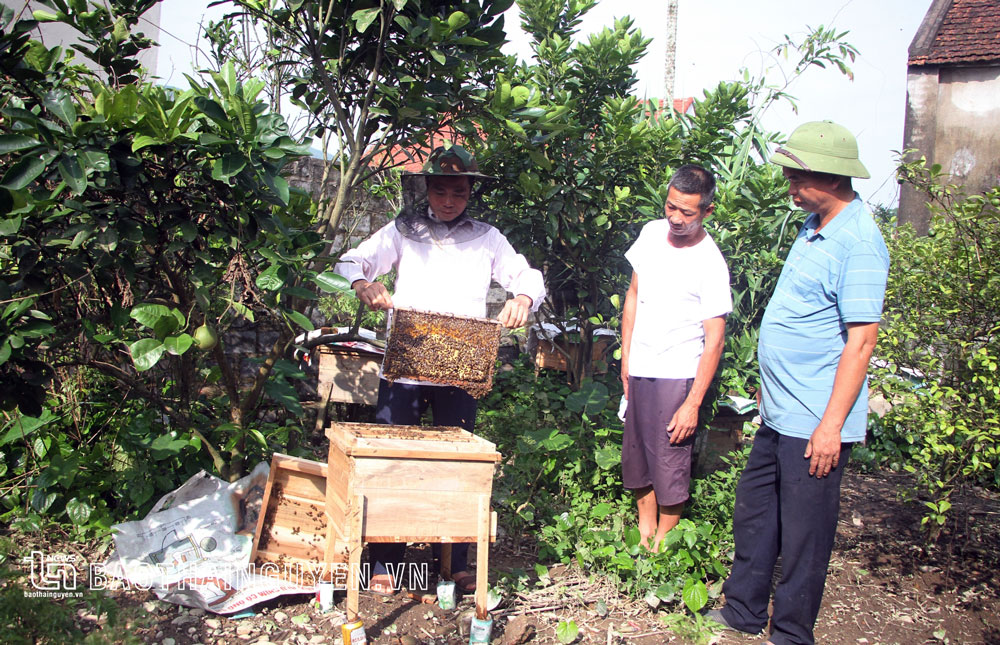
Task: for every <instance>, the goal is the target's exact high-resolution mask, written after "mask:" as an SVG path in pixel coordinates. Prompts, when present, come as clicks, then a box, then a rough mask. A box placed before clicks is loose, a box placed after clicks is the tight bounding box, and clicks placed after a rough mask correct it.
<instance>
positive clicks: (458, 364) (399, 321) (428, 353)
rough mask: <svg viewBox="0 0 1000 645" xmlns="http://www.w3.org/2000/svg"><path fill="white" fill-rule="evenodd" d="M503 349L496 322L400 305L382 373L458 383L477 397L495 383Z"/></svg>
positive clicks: (389, 377)
mask: <svg viewBox="0 0 1000 645" xmlns="http://www.w3.org/2000/svg"><path fill="white" fill-rule="evenodd" d="M499 348H500V323H499V322H497V321H496V320H487V319H485V318H465V317H461V316H452V315H448V314H434V313H428V312H424V311H414V310H411V309H396V310H395V313H394V314H393V321H392V330H391V332H390V334H389V342H388V345H387V346H386V350H385V360H384V361H383V363H382V374H383V376H385V378H386V379H387V380H389V381H393V380H395V379H399V378H407V379H413V380H417V381H432V382H435V383H443V384H445V385H454V386H457V387H460V388H462V389H463V390H465V391H466V392H468V393H469V394H471V395H472V396H474V397H475V398H477V399H478V398H480V397H482V396H483V395H485V394H487V393H488V392H489V391H490V388H492V387H493V368H494V366H495V365H496V360H497V351H498V349H499Z"/></svg>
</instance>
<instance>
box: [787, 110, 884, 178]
mask: <svg viewBox="0 0 1000 645" xmlns="http://www.w3.org/2000/svg"><path fill="white" fill-rule="evenodd" d="M771 163H773V164H777V165H779V166H784V167H786V168H795V169H797V170H806V171H809V172H826V173H830V174H831V175H842V176H844V177H858V178H859V179H868V178H869V177H871V175H870V174H869V173H868V169H866V168H865V167H864V165H863V164H862V163H861V162H860V161H859V160H858V142H857V140H855V138H854V135H853V134H851V133H850V131H849V130H848V129H847V128H845V127H843V126H841V125H837V124H836V123H834V122H833V121H810V122H809V123H803V124H802V125H800V126H799V127H797V128H795V131H794V132H792V136H790V137H788V143H786V144H785V145H784V146H781V147H779V148H778V149H777V150H775V151H774V154H773V155H771Z"/></svg>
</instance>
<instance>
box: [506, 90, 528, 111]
mask: <svg viewBox="0 0 1000 645" xmlns="http://www.w3.org/2000/svg"><path fill="white" fill-rule="evenodd" d="M510 95H511V97H512V98H513V99H514V107H515V108H519V107H523V106H524V104H525V103H527V102H528V98H529V97H530V96H531V90H530V89H528V88H527V87H525V86H524V85H517V86H515V87H514V88H513V89H512V90H511V91H510Z"/></svg>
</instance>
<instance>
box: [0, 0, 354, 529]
mask: <svg viewBox="0 0 1000 645" xmlns="http://www.w3.org/2000/svg"><path fill="white" fill-rule="evenodd" d="M49 5H50V8H51V11H48V10H41V11H38V12H36V14H35V16H34V19H20V20H18V19H16V18H15V16H14V14H13V12H12V11H11V10H10V9H8V8H6V7H3V8H2V9H0V69H2V71H3V74H2V76H0V87H2V96H3V102H2V106H0V114H2V118H0V156H2V157H0V158H2V164H0V165H2V168H3V173H2V176H0V400H2V405H3V410H4V412H3V413H2V414H3V416H2V417H0V418H2V427H0V451H2V460H3V462H4V463H3V468H2V472H0V477H2V476H6V477H13V478H14V479H13V480H11V481H15V482H17V485H15V486H11V487H5V488H4V489H3V490H4V495H3V497H2V501H3V504H4V505H5V506H6V508H7V509H14V510H17V509H20V510H21V512H27V513H29V514H32V513H34V514H40V513H53V512H62V511H65V512H66V513H67V514H68V515H69V516H70V518H71V519H73V520H74V521H77V520H78V521H82V522H87V521H90V522H95V521H96V522H98V523H99V524H107V523H108V522H109V521H110V517H111V511H112V510H113V509H112V508H111V507H113V506H116V505H120V506H122V507H123V508H124V509H125V510H126V511H127V510H129V509H136V508H139V507H141V506H142V505H143V504H145V503H146V502H147V501H148V500H149V499H150V498H151V496H152V495H153V493H154V492H155V491H156V490H157V489H160V490H162V489H169V488H171V487H173V486H175V485H176V482H177V480H178V479H179V478H181V477H184V476H186V474H193V472H196V471H197V469H198V468H199V467H200V466H202V465H205V460H204V459H203V456H207V458H208V459H207V461H208V464H207V465H209V467H211V468H213V469H214V470H215V471H217V472H218V473H220V474H221V475H223V476H225V477H230V478H232V477H237V476H239V475H240V474H241V472H242V470H243V464H244V461H245V459H247V458H248V457H250V456H257V455H261V454H266V453H269V452H270V450H269V447H270V444H272V443H274V442H276V441H282V442H283V441H284V440H286V439H287V438H288V435H289V434H290V433H293V432H294V431H295V428H296V421H295V419H296V417H297V415H299V414H300V413H301V407H300V404H299V402H298V399H297V397H296V395H295V391H294V389H293V387H292V384H291V382H290V379H294V378H297V377H298V376H300V373H299V372H298V370H297V369H296V368H295V366H294V365H292V364H291V363H290V362H289V361H287V360H286V359H285V357H286V356H287V350H288V348H289V345H290V339H291V338H292V337H293V335H294V334H295V333H297V332H298V330H300V329H302V328H305V329H310V328H311V323H310V322H309V320H308V319H307V318H306V317H305V316H303V315H302V314H301V313H299V312H298V311H296V310H295V309H293V308H291V307H290V306H289V302H290V301H291V300H292V299H293V298H299V299H309V298H315V297H316V296H315V293H314V292H315V291H316V289H315V288H314V289H304V288H302V287H298V286H295V285H296V284H299V283H303V282H304V283H307V284H313V283H314V284H315V285H318V286H319V288H323V289H336V288H338V287H339V286H342V285H340V284H339V283H338V282H337V281H336V280H335V279H333V278H332V277H331V276H329V275H328V274H319V275H317V274H316V273H315V272H313V271H311V270H309V269H308V268H307V267H306V264H307V263H308V262H309V261H310V260H311V259H312V258H313V257H314V256H315V255H316V254H317V253H318V252H319V251H320V250H321V249H322V240H321V238H320V237H319V235H318V234H316V233H315V232H314V231H312V230H311V224H312V219H313V215H314V213H313V210H312V203H311V200H310V199H309V198H308V196H306V195H304V194H301V193H299V192H297V191H295V190H293V189H290V188H289V186H288V184H287V182H286V180H285V179H284V178H283V177H282V176H281V174H282V169H283V167H284V166H285V164H286V163H287V162H288V161H289V160H291V159H294V158H296V157H298V156H300V155H301V154H302V153H303V152H304V147H303V146H302V145H300V144H299V143H297V142H296V141H294V140H293V139H292V138H291V137H290V136H288V132H287V126H286V125H285V122H284V120H283V119H282V117H280V116H279V115H275V114H272V113H269V112H268V111H267V109H266V105H265V104H264V103H263V102H261V100H260V99H259V94H260V92H261V89H262V85H261V84H260V83H259V82H255V81H253V80H247V81H245V82H241V81H239V80H238V79H237V78H236V76H235V73H234V70H233V69H232V68H231V67H227V68H224V69H222V70H221V71H220V72H217V73H213V74H211V75H210V76H208V77H205V78H199V79H191V81H192V85H191V88H190V89H189V90H186V91H183V92H182V91H176V90H171V89H166V88H162V87H157V86H154V85H151V84H147V83H143V82H142V81H141V79H140V75H141V69H140V68H139V67H138V65H137V64H135V61H134V54H135V53H136V52H137V51H138V50H139V49H141V47H140V45H141V44H142V43H146V42H148V41H146V40H144V39H143V38H142V37H141V34H135V33H134V28H135V20H137V14H136V13H134V12H132V11H131V8H132V3H125V2H122V3H120V6H119V3H115V2H112V3H110V5H109V6H108V7H107V8H103V7H96V8H95V7H89V8H88V7H86V6H85V5H84V3H78V2H69V3H67V2H63V1H62V0H53V2H51V3H49ZM39 20H41V21H61V22H64V23H67V24H70V25H72V26H74V27H75V28H76V29H78V30H79V31H80V33H81V34H82V39H81V44H79V45H78V46H76V49H77V50H79V51H80V52H82V54H83V55H84V56H86V57H88V58H92V59H95V60H100V61H102V69H104V70H105V74H95V73H92V72H91V71H89V70H88V69H87V68H86V67H84V66H83V65H80V64H78V63H77V62H76V60H75V58H73V57H72V56H68V55H67V54H68V52H67V50H65V49H63V48H61V47H53V48H49V47H47V46H46V45H44V44H42V43H41V42H39V41H37V40H34V39H33V38H32V35H31V34H32V30H33V29H34V28H35V27H36V26H37V21H39ZM108 39H111V41H112V42H117V43H118V44H119V45H120V46H119V47H107V43H106V41H107V40H108ZM129 43H131V44H134V45H135V47H131V46H128V44H129ZM241 320H249V321H256V322H257V323H258V324H260V325H262V326H263V327H264V328H265V329H270V330H271V334H270V341H269V342H270V347H271V349H270V351H269V352H268V353H267V355H266V356H265V357H264V358H262V359H261V360H259V361H256V362H255V363H253V364H245V362H241V361H240V360H239V359H238V357H237V355H234V354H232V353H229V352H226V351H224V344H225V343H226V339H227V334H226V331H227V329H228V328H229V327H230V326H231V325H233V324H234V323H236V322H238V321H241ZM154 464H155V466H154ZM109 505H110V506H109ZM120 511H121V509H119V514H120Z"/></svg>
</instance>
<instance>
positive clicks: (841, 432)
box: [709, 121, 889, 645]
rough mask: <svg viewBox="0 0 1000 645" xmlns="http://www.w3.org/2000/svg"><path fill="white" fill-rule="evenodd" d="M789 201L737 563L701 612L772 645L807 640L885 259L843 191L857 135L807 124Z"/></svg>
mask: <svg viewBox="0 0 1000 645" xmlns="http://www.w3.org/2000/svg"><path fill="white" fill-rule="evenodd" d="M771 163H774V164H777V165H779V166H781V167H782V172H783V174H784V175H785V178H786V179H787V180H788V194H789V195H790V196H791V198H792V201H793V203H794V204H795V205H796V206H798V207H799V208H801V209H803V210H805V211H807V212H809V213H810V215H809V216H808V217H807V218H806V220H805V223H804V224H803V225H802V229H801V230H800V231H799V235H798V237H797V239H796V240H795V243H794V244H793V245H792V248H791V250H790V251H789V253H788V257H787V259H786V260H785V265H784V267H783V268H782V271H781V277H780V278H779V279H778V284H777V286H776V287H775V291H774V295H773V296H772V297H771V300H770V302H769V303H768V305H767V310H766V311H765V313H764V319H763V320H762V322H761V329H760V341H759V344H758V349H757V357H758V362H759V363H760V374H761V387H760V393H759V399H758V400H759V403H760V415H761V420H762V423H761V427H760V429H759V430H758V431H757V434H756V436H755V437H754V445H753V450H752V451H751V453H750V458H749V460H748V461H747V465H746V468H745V469H744V471H743V475H742V477H741V478H740V482H739V485H738V486H737V488H736V508H735V510H734V514H733V534H734V537H735V540H736V553H735V556H734V558H733V568H732V571H731V572H730V575H729V578H728V579H727V580H726V582H725V584H724V585H723V587H722V591H723V593H724V594H725V597H726V605H725V606H724V607H722V608H721V609H716V610H712V611H711V612H709V618H711V619H713V620H715V621H716V622H719V623H721V624H722V625H723V626H725V627H727V628H730V629H734V630H737V631H742V632H746V633H750V634H757V633H759V632H761V631H762V630H763V629H764V628H765V627H766V626H767V623H768V612H767V610H768V602H769V600H771V578H772V575H773V573H774V566H775V563H776V562H777V558H778V556H779V555H780V556H781V577H780V580H779V581H778V585H777V587H776V588H775V590H774V596H773V609H772V613H771V617H770V623H771V629H770V634H769V638H768V641H767V642H768V643H773V645H785V644H787V643H797V644H798V643H813V642H815V639H814V637H813V626H814V624H815V622H816V616H817V615H818V614H819V607H820V601H821V600H822V597H823V587H824V585H825V583H826V570H827V566H828V564H829V561H830V553H831V552H832V550H833V540H834V534H835V533H836V529H837V515H838V513H839V511H840V480H841V476H842V474H843V471H844V468H845V467H846V465H847V460H848V457H849V456H850V454H851V447H852V446H853V445H854V443H856V442H858V441H863V440H864V438H865V428H866V426H867V415H868V384H867V369H868V362H869V360H870V358H871V354H872V350H873V349H874V347H875V340H876V335H877V333H878V323H879V319H880V318H881V316H882V301H883V298H884V296H885V285H886V280H887V278H888V272H889V253H888V251H887V249H886V246H885V242H884V240H883V239H882V235H881V233H880V232H879V229H878V226H876V224H875V222H874V220H873V218H872V216H871V213H869V211H868V209H867V208H866V207H865V205H864V203H863V202H862V201H861V198H860V197H859V196H858V194H857V193H856V192H854V187H853V185H852V182H851V178H852V177H857V178H863V179H867V178H868V176H869V175H868V171H867V170H866V169H865V167H864V165H862V163H861V161H860V160H859V159H858V146H857V142H856V141H855V139H854V136H853V135H851V133H850V132H849V131H848V130H847V129H846V128H843V127H842V126H839V125H837V124H835V123H833V122H831V121H816V122H811V123H805V124H803V125H801V126H800V127H798V128H796V130H795V131H794V132H793V133H792V135H791V137H789V139H788V143H786V144H785V145H784V146H782V147H779V148H778V149H777V150H776V151H775V153H774V155H773V156H772V157H771Z"/></svg>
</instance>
